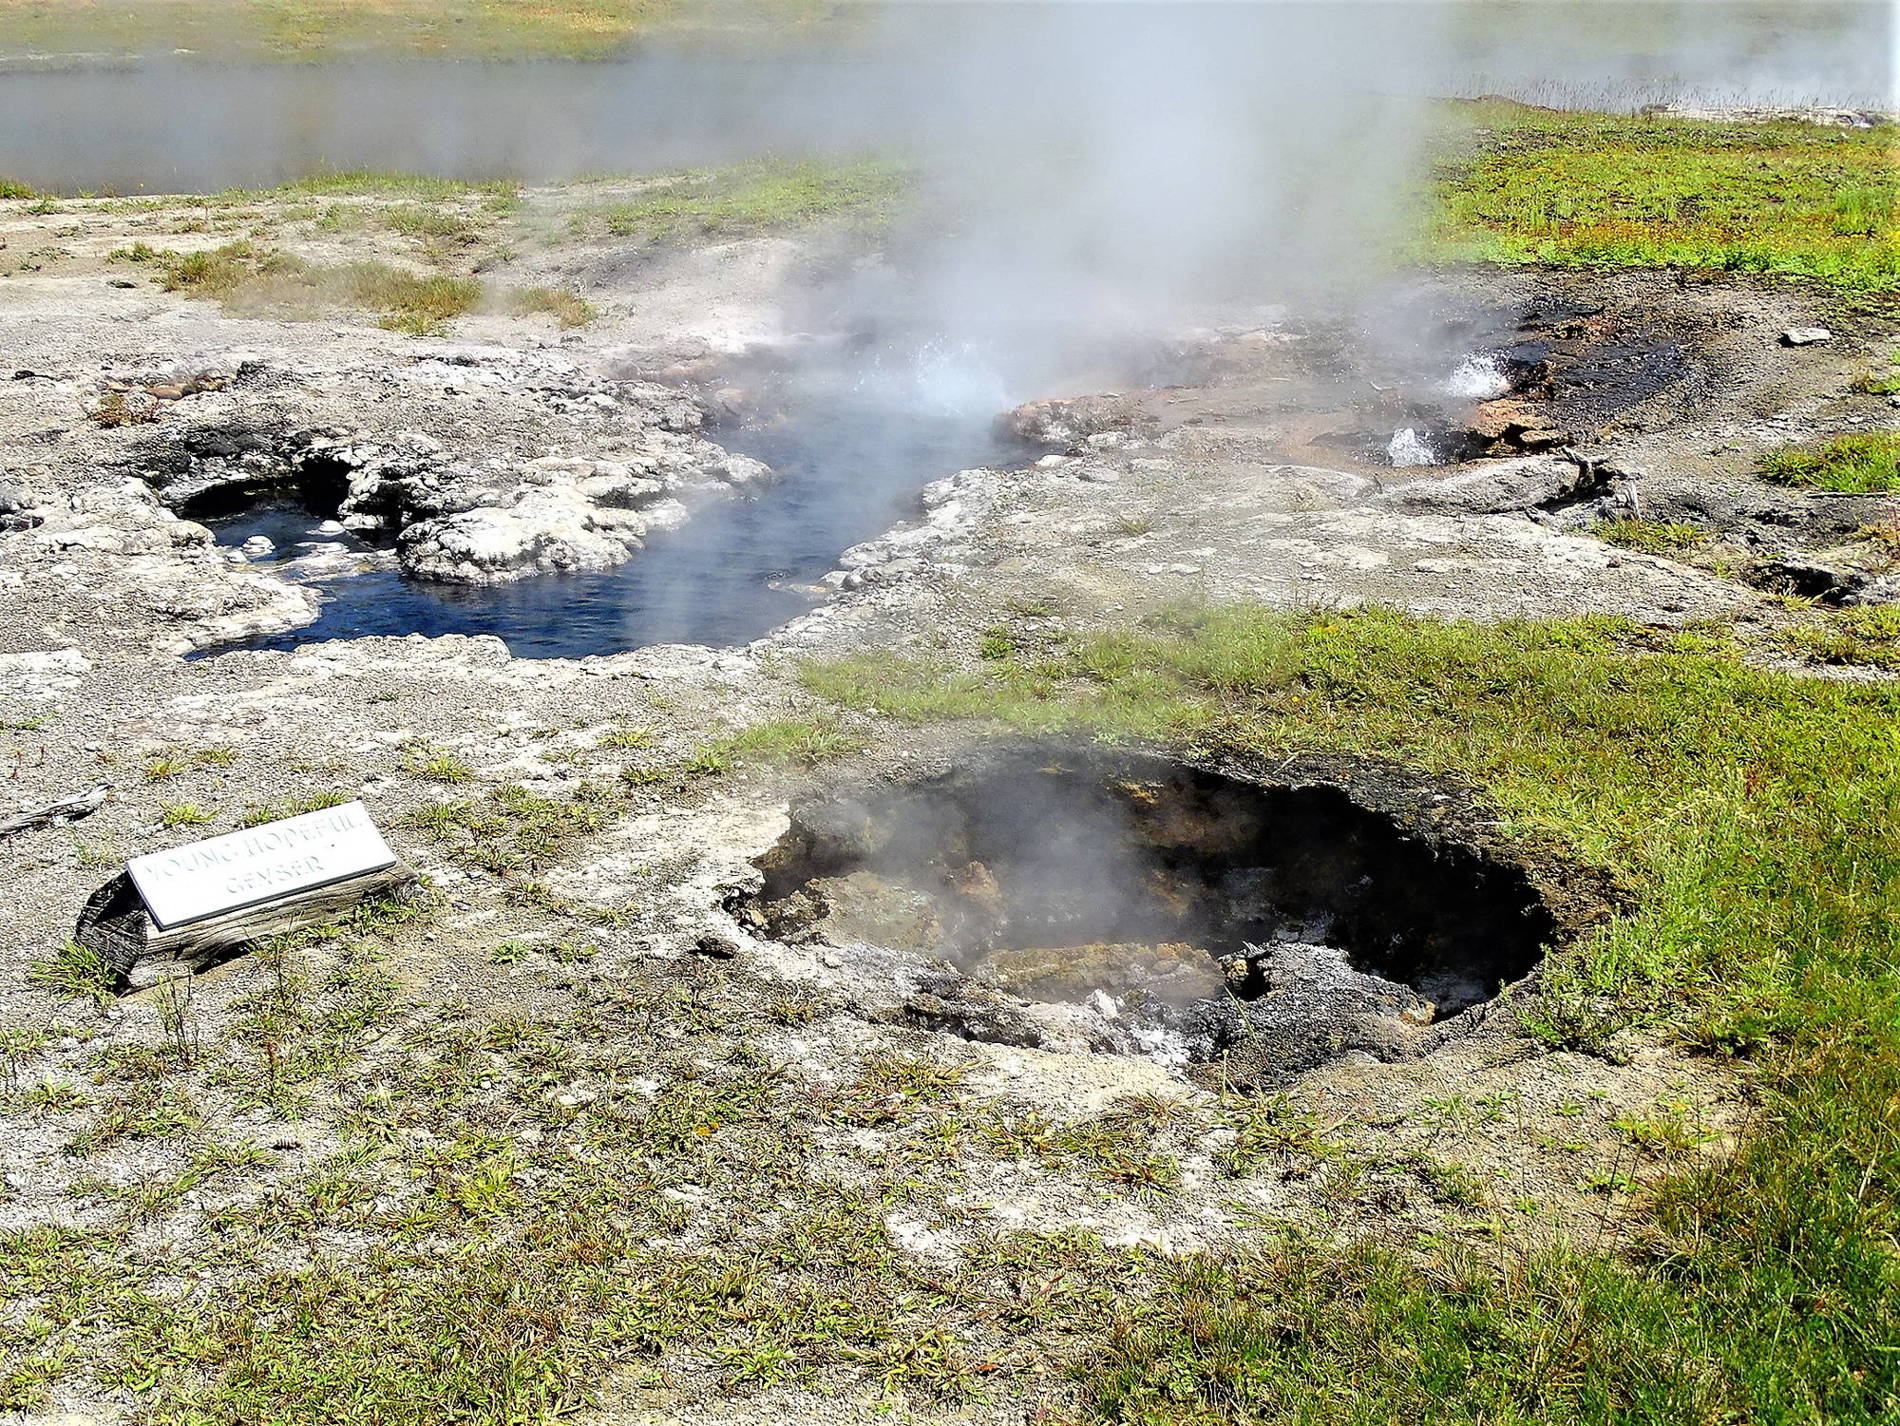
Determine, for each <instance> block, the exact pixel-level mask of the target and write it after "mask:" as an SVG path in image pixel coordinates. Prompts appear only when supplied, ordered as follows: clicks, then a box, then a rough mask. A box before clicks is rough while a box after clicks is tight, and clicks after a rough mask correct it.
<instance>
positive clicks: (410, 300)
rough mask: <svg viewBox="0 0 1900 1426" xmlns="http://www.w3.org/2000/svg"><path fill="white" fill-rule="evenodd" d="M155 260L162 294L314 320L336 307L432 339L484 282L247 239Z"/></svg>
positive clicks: (242, 311) (473, 301)
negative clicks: (337, 260)
mask: <svg viewBox="0 0 1900 1426" xmlns="http://www.w3.org/2000/svg"><path fill="white" fill-rule="evenodd" d="M153 261H154V262H155V263H156V264H157V266H158V268H159V272H160V278H159V282H160V285H161V286H162V287H164V288H165V290H166V291H168V292H187V293H190V294H191V295H192V296H195V297H207V298H212V299H215V300H217V301H219V302H221V303H223V304H224V305H225V307H226V308H227V309H229V310H230V311H232V312H234V313H237V314H239V315H255V316H272V317H281V318H288V319H293V320H295V319H306V320H307V319H312V318H317V317H321V316H325V315H328V314H330V313H333V312H335V311H337V310H339V309H349V308H357V309H366V310H369V311H372V312H375V313H378V314H379V318H378V321H379V325H381V326H384V327H388V328H390V329H391V330H393V331H399V332H406V333H409V334H410V335H412V336H430V335H433V334H435V333H438V332H440V331H442V330H443V329H444V328H445V327H446V326H447V324H448V323H449V322H451V321H453V320H454V319H455V318H457V317H460V316H464V315H466V314H467V313H468V312H471V311H473V310H474V308H475V306H476V305H477V304H478V303H479V302H480V301H481V297H482V285H481V283H480V282H478V281H477V280H476V279H474V278H472V277H454V276H450V275H448V274H445V273H417V272H411V271H409V270H408V269H406V268H398V267H392V266H390V265H389V264H388V263H382V262H370V261H363V262H349V263H341V264H337V265H334V266H324V265H322V264H318V263H312V262H308V261H306V260H305V259H303V258H299V257H296V256H294V255H293V254H290V253H285V252H276V251H271V250H268V249H260V248H257V247H255V246H253V245H252V244H250V243H247V242H239V243H227V244H225V245H224V246H223V247H219V248H215V249H211V250H208V251H201V252H193V253H176V252H161V253H158V254H157V255H156V256H155V257H154V259H153Z"/></svg>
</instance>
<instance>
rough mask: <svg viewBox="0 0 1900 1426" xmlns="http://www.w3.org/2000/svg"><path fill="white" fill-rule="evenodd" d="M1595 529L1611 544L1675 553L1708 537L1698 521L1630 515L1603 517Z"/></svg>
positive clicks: (1594, 530)
mask: <svg viewBox="0 0 1900 1426" xmlns="http://www.w3.org/2000/svg"><path fill="white" fill-rule="evenodd" d="M1591 533H1592V534H1593V535H1595V536H1596V537H1597V538H1598V539H1599V540H1602V541H1604V542H1605V543H1607V544H1612V545H1615V546H1617V547H1618V548H1619V549H1625V550H1641V551H1642V552H1643V553H1644V554H1650V555H1672V554H1676V553H1678V552H1680V551H1682V550H1686V549H1688V548H1690V547H1691V546H1693V545H1698V544H1700V543H1701V542H1702V541H1703V539H1704V538H1705V537H1704V535H1703V533H1702V531H1700V530H1698V529H1697V528H1696V527H1695V526H1694V525H1676V524H1670V523H1667V522H1665V521H1661V520H1636V519H1630V518H1623V519H1616V520H1599V521H1597V523H1596V524H1595V525H1594V526H1593V527H1592V529H1591Z"/></svg>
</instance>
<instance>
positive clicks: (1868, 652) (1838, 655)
mask: <svg viewBox="0 0 1900 1426" xmlns="http://www.w3.org/2000/svg"><path fill="white" fill-rule="evenodd" d="M1774 645H1775V647H1778V648H1779V649H1781V650H1782V651H1783V652H1786V653H1790V654H1793V655H1794V656H1795V657H1797V658H1800V659H1805V660H1807V661H1808V662H1810V663H1818V664H1857V665H1860V666H1863V667H1866V668H1885V669H1893V670H1896V671H1900V605H1894V604H1873V605H1867V606H1865V607H1862V608H1854V609H1840V610H1831V611H1829V612H1827V613H1826V614H1825V615H1824V616H1823V619H1822V622H1820V623H1817V624H1804V625H1802V626H1800V627H1798V628H1794V629H1789V630H1786V631H1785V632H1783V633H1781V634H1780V635H1778V636H1777V637H1776V638H1775V640H1774Z"/></svg>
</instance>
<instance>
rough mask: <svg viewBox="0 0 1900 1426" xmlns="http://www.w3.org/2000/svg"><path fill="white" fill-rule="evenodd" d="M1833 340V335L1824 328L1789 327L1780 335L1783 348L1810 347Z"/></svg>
mask: <svg viewBox="0 0 1900 1426" xmlns="http://www.w3.org/2000/svg"><path fill="white" fill-rule="evenodd" d="M1833 340H1834V334H1833V333H1832V332H1830V331H1829V330H1828V329H1827V328H1826V327H1790V328H1788V330H1787V331H1785V332H1783V333H1782V334H1781V344H1782V345H1783V346H1784V347H1812V346H1818V345H1820V344H1821V343H1822V342H1831V341H1833Z"/></svg>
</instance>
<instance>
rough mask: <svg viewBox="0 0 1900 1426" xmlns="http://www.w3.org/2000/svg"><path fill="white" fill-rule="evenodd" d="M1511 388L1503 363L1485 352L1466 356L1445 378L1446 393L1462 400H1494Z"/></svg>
mask: <svg viewBox="0 0 1900 1426" xmlns="http://www.w3.org/2000/svg"><path fill="white" fill-rule="evenodd" d="M1510 389H1511V379H1510V378H1509V377H1508V376H1506V375H1505V374H1504V367H1503V365H1502V364H1501V363H1500V362H1499V361H1498V359H1497V358H1496V357H1494V356H1488V355H1484V354H1480V355H1477V356H1468V357H1466V358H1465V359H1464V360H1463V361H1461V362H1459V363H1458V365H1457V366H1456V367H1454V368H1453V369H1452V373H1451V375H1450V376H1449V377H1447V378H1446V379H1445V394H1446V395H1448V396H1455V397H1457V398H1458V399H1459V400H1462V401H1493V400H1496V399H1497V398H1498V397H1500V396H1502V395H1504V394H1505V393H1506V392H1507V391H1509V390H1510ZM1395 464H1396V462H1395Z"/></svg>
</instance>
